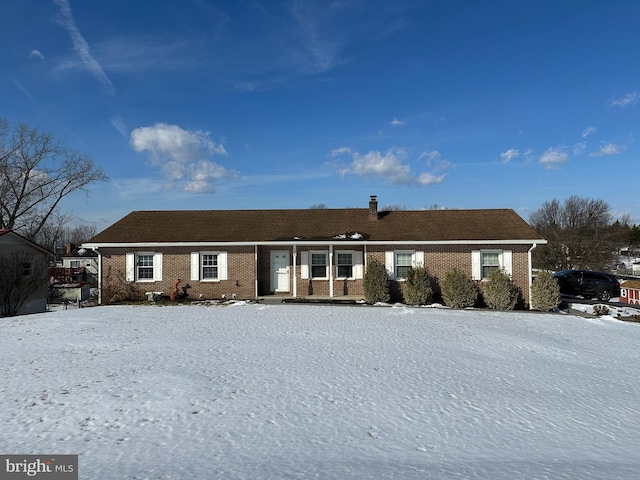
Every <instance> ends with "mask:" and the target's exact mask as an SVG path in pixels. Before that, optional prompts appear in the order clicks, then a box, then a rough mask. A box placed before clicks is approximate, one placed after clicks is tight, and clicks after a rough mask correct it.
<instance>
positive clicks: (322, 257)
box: [311, 253, 327, 278]
mask: <svg viewBox="0 0 640 480" xmlns="http://www.w3.org/2000/svg"><path fill="white" fill-rule="evenodd" d="M326 277H327V254H326V253H312V254H311V278H326Z"/></svg>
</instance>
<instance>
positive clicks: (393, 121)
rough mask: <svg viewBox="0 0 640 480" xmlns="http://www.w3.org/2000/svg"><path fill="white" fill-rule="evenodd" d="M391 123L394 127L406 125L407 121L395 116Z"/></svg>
mask: <svg viewBox="0 0 640 480" xmlns="http://www.w3.org/2000/svg"><path fill="white" fill-rule="evenodd" d="M391 125H393V126H394V127H404V125H405V123H404V122H402V121H400V120H398V119H397V118H394V119H393V120H392V121H391Z"/></svg>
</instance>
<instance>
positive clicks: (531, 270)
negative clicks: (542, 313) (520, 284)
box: [527, 240, 547, 310]
mask: <svg viewBox="0 0 640 480" xmlns="http://www.w3.org/2000/svg"><path fill="white" fill-rule="evenodd" d="M540 243H542V242H540ZM544 243H547V241H546V240H545V241H544ZM537 246H538V244H537V243H534V244H533V245H531V248H530V249H529V250H528V252H527V257H528V260H529V310H531V287H532V286H533V262H532V260H531V252H533V251H534V250H535V248H536V247H537Z"/></svg>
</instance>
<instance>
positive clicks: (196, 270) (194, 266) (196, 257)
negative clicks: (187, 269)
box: [191, 252, 200, 281]
mask: <svg viewBox="0 0 640 480" xmlns="http://www.w3.org/2000/svg"><path fill="white" fill-rule="evenodd" d="M191 280H193V281H195V280H200V252H191Z"/></svg>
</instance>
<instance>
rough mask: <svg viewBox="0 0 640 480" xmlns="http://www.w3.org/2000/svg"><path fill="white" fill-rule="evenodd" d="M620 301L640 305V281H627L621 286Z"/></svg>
mask: <svg viewBox="0 0 640 480" xmlns="http://www.w3.org/2000/svg"><path fill="white" fill-rule="evenodd" d="M620 301H621V302H623V303H630V304H634V305H638V304H640V280H626V281H624V282H623V283H622V284H621V285H620Z"/></svg>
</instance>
